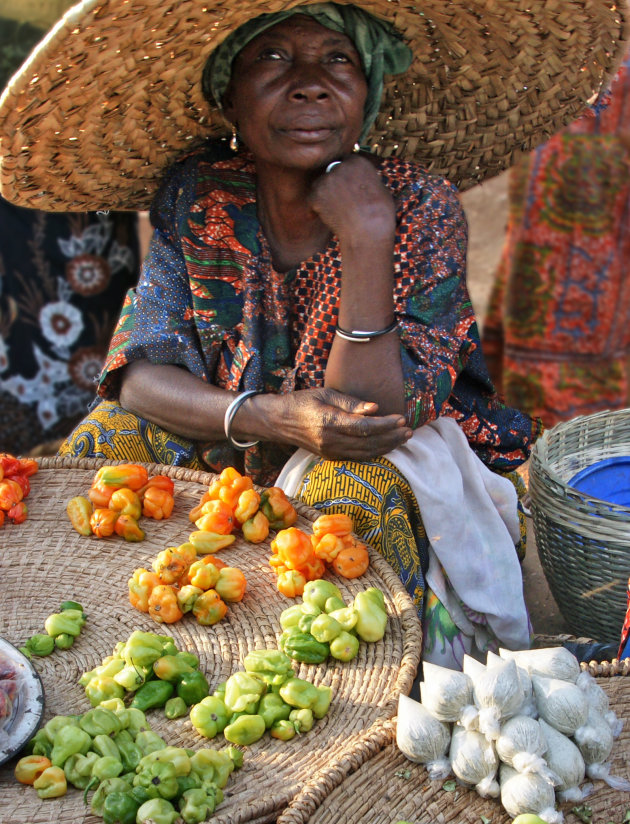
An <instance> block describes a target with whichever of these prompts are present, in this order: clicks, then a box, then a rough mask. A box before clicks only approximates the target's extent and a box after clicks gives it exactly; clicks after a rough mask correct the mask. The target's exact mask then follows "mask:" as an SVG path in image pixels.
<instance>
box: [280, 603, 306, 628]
mask: <svg viewBox="0 0 630 824" xmlns="http://www.w3.org/2000/svg"><path fill="white" fill-rule="evenodd" d="M302 615H304V613H303V612H302V604H294V605H293V606H292V607H287V608H286V609H283V610H282V612H281V613H280V626H281V627H282V629H291V627H296V626H297V624H298V621H299V620H300V618H301V617H302Z"/></svg>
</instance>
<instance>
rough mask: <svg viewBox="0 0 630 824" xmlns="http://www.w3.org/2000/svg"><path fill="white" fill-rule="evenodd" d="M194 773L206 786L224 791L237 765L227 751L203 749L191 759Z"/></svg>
mask: <svg viewBox="0 0 630 824" xmlns="http://www.w3.org/2000/svg"><path fill="white" fill-rule="evenodd" d="M190 764H191V767H192V771H193V772H194V773H196V774H197V775H198V776H199V777H200V778H201V781H202V782H203V783H204V784H209V783H211V784H215V785H216V786H217V787H220V788H221V789H223V787H225V785H226V784H227V782H228V779H229V777H230V776H231V775H232V773H233V772H234V770H235V768H236V765H235V763H234V760H233V758H232V757H231V754H230V753H229V752H228V751H227V750H212V749H203V750H197V752H196V753H195V754H194V755H192V756H191V757H190Z"/></svg>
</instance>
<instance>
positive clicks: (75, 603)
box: [59, 601, 83, 612]
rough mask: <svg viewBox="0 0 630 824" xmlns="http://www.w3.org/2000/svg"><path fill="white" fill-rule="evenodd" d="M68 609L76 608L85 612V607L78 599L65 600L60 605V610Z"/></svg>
mask: <svg viewBox="0 0 630 824" xmlns="http://www.w3.org/2000/svg"><path fill="white" fill-rule="evenodd" d="M66 609H74V610H78V611H79V612H83V607H82V606H81V604H79V603H78V601H64V602H63V604H61V606H60V607H59V612H63V611H64V610H66Z"/></svg>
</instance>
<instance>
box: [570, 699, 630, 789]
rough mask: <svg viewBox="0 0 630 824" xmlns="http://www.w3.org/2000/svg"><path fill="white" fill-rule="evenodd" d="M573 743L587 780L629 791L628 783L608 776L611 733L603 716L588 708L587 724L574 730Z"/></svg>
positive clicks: (629, 782) (624, 779)
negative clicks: (582, 759) (583, 765)
mask: <svg viewBox="0 0 630 824" xmlns="http://www.w3.org/2000/svg"><path fill="white" fill-rule="evenodd" d="M575 743H576V744H577V745H578V747H579V750H580V752H581V753H582V756H583V758H584V761H585V763H586V774H587V775H588V777H589V778H593V779H595V778H599V779H601V780H602V781H605V782H606V783H607V784H608V786H609V787H612V788H613V789H615V790H624V791H626V792H628V791H630V781H628V780H627V779H626V778H622V777H621V776H616V775H611V774H610V770H611V766H610V764H609V763H607V761H606V759H607V758H608V756H609V755H610V753H611V752H612V748H613V743H614V738H613V733H612V730H611V728H610V724H609V723H608V722H607V721H606V719H605V718H604V716H603V715H601V714H600V713H598V712H597V711H596V710H595V709H593V707H592V706H590V707H589V712H588V720H587V723H586V724H585V725H584V726H583V727H581V728H580V729H578V730H576V733H575Z"/></svg>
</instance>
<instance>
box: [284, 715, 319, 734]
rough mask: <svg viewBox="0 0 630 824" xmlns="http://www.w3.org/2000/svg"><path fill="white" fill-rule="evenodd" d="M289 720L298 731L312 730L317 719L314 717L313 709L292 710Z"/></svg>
mask: <svg viewBox="0 0 630 824" xmlns="http://www.w3.org/2000/svg"><path fill="white" fill-rule="evenodd" d="M289 721H291V723H292V724H293V726H294V727H295V731H296V732H297V733H302V732H310V730H312V729H313V724H314V723H315V719H314V718H313V710H310V709H301V710H291V713H290V714H289Z"/></svg>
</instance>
